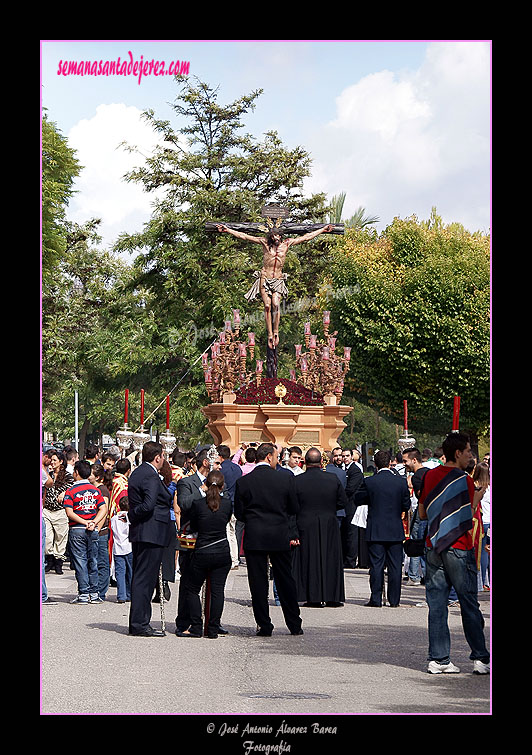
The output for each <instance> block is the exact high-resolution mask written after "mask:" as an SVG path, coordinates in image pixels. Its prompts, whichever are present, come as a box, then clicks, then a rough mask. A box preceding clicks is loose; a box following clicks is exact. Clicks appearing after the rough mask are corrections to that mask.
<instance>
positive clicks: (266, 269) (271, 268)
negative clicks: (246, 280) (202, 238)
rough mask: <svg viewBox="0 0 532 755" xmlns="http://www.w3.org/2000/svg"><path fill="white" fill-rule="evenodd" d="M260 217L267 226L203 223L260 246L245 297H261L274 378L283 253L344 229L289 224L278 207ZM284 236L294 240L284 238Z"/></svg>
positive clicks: (264, 210)
mask: <svg viewBox="0 0 532 755" xmlns="http://www.w3.org/2000/svg"><path fill="white" fill-rule="evenodd" d="M261 215H262V217H263V218H265V219H266V223H267V227H266V226H265V225H263V224H261V223H216V222H213V223H206V224H205V229H206V230H207V231H218V232H220V233H230V234H231V235H232V236H235V237H236V238H238V239H243V240H244V241H251V242H252V243H254V244H260V246H261V247H262V252H263V261H262V268H261V269H260V270H255V272H254V273H253V277H254V279H255V280H254V283H253V285H252V286H251V288H250V289H249V291H248V292H247V293H246V294H244V297H245V298H246V299H247V300H248V301H253V300H254V299H256V298H258V297H261V298H262V301H263V304H264V318H265V320H266V330H267V335H268V343H267V354H266V376H267V377H277V346H278V344H279V320H280V316H281V310H280V304H281V299H284V298H286V297H287V296H288V289H287V287H286V279H287V277H288V276H287V273H283V265H284V262H285V259H286V253H287V251H288V249H289V248H290V247H291V246H294V245H295V244H302V243H303V242H304V241H309V240H310V239H313V238H315V237H316V236H319V235H320V234H322V233H337V234H343V232H344V226H343V224H341V223H338V224H335V225H333V224H330V223H329V224H322V223H319V224H316V223H315V224H310V223H307V224H305V223H290V222H287V221H286V218H287V217H288V210H287V209H286V207H282V206H281V205H278V204H269V205H265V206H264V207H263V208H262V212H261ZM249 231H252V232H255V233H257V232H259V231H262V232H263V233H265V234H266V236H252V235H251V234H250V233H248V232H249ZM287 234H292V235H295V237H296V238H285V236H287Z"/></svg>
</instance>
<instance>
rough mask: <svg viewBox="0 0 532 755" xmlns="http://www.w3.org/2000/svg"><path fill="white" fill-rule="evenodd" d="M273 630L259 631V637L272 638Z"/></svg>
mask: <svg viewBox="0 0 532 755" xmlns="http://www.w3.org/2000/svg"><path fill="white" fill-rule="evenodd" d="M272 632H273V629H257V635H256V636H257V637H271V636H272Z"/></svg>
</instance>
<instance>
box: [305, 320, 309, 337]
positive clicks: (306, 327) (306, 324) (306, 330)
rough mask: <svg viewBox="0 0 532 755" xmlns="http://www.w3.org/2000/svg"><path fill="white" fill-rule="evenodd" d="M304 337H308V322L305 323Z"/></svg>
mask: <svg viewBox="0 0 532 755" xmlns="http://www.w3.org/2000/svg"><path fill="white" fill-rule="evenodd" d="M305 335H306V336H309V335H310V323H309V322H306V323H305Z"/></svg>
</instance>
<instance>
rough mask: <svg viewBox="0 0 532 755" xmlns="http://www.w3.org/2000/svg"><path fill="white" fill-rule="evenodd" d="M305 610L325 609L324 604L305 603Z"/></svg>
mask: <svg viewBox="0 0 532 755" xmlns="http://www.w3.org/2000/svg"><path fill="white" fill-rule="evenodd" d="M303 608H323V603H303Z"/></svg>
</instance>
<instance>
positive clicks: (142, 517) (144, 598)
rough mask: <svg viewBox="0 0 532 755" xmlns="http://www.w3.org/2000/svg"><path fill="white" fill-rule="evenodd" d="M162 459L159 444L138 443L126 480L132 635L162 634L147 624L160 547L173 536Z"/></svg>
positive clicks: (169, 502)
mask: <svg viewBox="0 0 532 755" xmlns="http://www.w3.org/2000/svg"><path fill="white" fill-rule="evenodd" d="M163 462H164V453H163V447H162V446H161V445H160V443H154V442H153V441H151V440H150V441H148V442H147V443H145V444H144V446H143V447H142V464H141V465H140V466H139V467H137V468H136V469H135V470H133V472H132V473H131V475H130V476H129V481H128V497H129V524H130V526H129V539H130V541H131V543H132V550H133V575H132V579H131V606H130V610H129V634H131V635H135V636H136V637H164V635H165V632H163V631H161V630H157V629H153V628H152V627H151V626H150V618H151V598H152V595H153V591H154V589H155V585H156V583H157V577H158V574H159V568H160V566H161V561H162V557H163V550H164V548H166V547H167V546H168V545H169V544H170V541H171V538H172V535H173V536H174V537H175V525H174V523H173V522H172V521H171V519H170V508H171V506H172V495H171V493H170V492H169V490H168V489H167V487H166V486H165V485H164V484H163V482H162V480H161V478H160V476H159V470H160V469H161V467H162V465H163ZM172 528H173V530H172Z"/></svg>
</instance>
